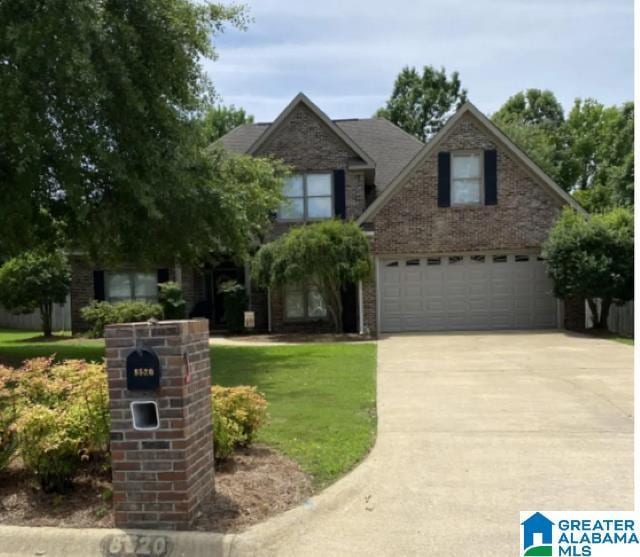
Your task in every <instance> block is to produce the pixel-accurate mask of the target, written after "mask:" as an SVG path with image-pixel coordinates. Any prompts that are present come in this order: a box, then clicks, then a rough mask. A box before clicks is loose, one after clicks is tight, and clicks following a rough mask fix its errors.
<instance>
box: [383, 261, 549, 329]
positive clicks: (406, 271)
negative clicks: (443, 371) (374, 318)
mask: <svg viewBox="0 0 640 557" xmlns="http://www.w3.org/2000/svg"><path fill="white" fill-rule="evenodd" d="M551 290H552V284H551V280H550V279H549V278H548V277H547V275H546V271H545V264H544V261H542V260H540V258H539V257H537V256H536V255H535V254H522V255H513V254H509V255H502V254H497V255H493V254H491V255H488V254H477V255H464V256H462V255H451V256H440V257H420V258H413V259H392V260H391V259H390V260H381V261H380V309H381V328H382V330H383V331H386V332H394V331H395V332H397V331H442V330H456V329H457V330H474V329H529V328H544V327H555V326H556V324H557V304H556V299H555V298H554V297H553V295H552V293H551Z"/></svg>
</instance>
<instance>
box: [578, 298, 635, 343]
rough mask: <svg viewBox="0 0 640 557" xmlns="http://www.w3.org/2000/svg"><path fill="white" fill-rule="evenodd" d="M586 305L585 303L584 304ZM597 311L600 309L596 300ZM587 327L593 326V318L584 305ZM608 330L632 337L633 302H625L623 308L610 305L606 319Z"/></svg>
mask: <svg viewBox="0 0 640 557" xmlns="http://www.w3.org/2000/svg"><path fill="white" fill-rule="evenodd" d="M585 304H586V302H585ZM598 309H600V300H598ZM585 313H586V316H587V323H586V325H587V327H592V326H593V316H592V315H591V310H590V309H589V305H588V304H586V312H585ZM607 322H608V325H609V330H610V331H611V332H613V333H620V334H622V335H629V336H633V301H631V302H627V303H626V304H624V305H623V306H617V305H615V304H612V305H611V309H610V310H609V319H608V321H607Z"/></svg>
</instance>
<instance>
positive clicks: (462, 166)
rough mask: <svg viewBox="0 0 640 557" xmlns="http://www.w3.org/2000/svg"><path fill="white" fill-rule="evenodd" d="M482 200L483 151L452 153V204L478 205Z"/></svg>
mask: <svg viewBox="0 0 640 557" xmlns="http://www.w3.org/2000/svg"><path fill="white" fill-rule="evenodd" d="M481 200H482V157H481V153H469V152H461V153H451V204H452V205H478V204H480V202H481Z"/></svg>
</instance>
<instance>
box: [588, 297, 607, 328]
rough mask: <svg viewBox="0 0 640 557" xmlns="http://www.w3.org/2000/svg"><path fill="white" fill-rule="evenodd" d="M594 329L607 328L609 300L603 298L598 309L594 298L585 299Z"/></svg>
mask: <svg viewBox="0 0 640 557" xmlns="http://www.w3.org/2000/svg"><path fill="white" fill-rule="evenodd" d="M587 303H588V304H589V309H590V310H591V316H592V318H591V319H592V321H593V328H594V329H602V330H606V329H607V328H608V323H607V322H608V320H609V309H610V308H611V298H603V299H602V300H601V302H600V309H598V304H597V302H596V300H595V299H594V298H587Z"/></svg>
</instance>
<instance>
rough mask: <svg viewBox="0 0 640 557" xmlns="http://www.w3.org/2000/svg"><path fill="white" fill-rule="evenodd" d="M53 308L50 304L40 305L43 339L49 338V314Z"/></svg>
mask: <svg viewBox="0 0 640 557" xmlns="http://www.w3.org/2000/svg"><path fill="white" fill-rule="evenodd" d="M52 309H53V306H52V304H51V302H44V303H42V304H40V317H41V318H42V334H44V336H45V337H50V336H51V313H52Z"/></svg>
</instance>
